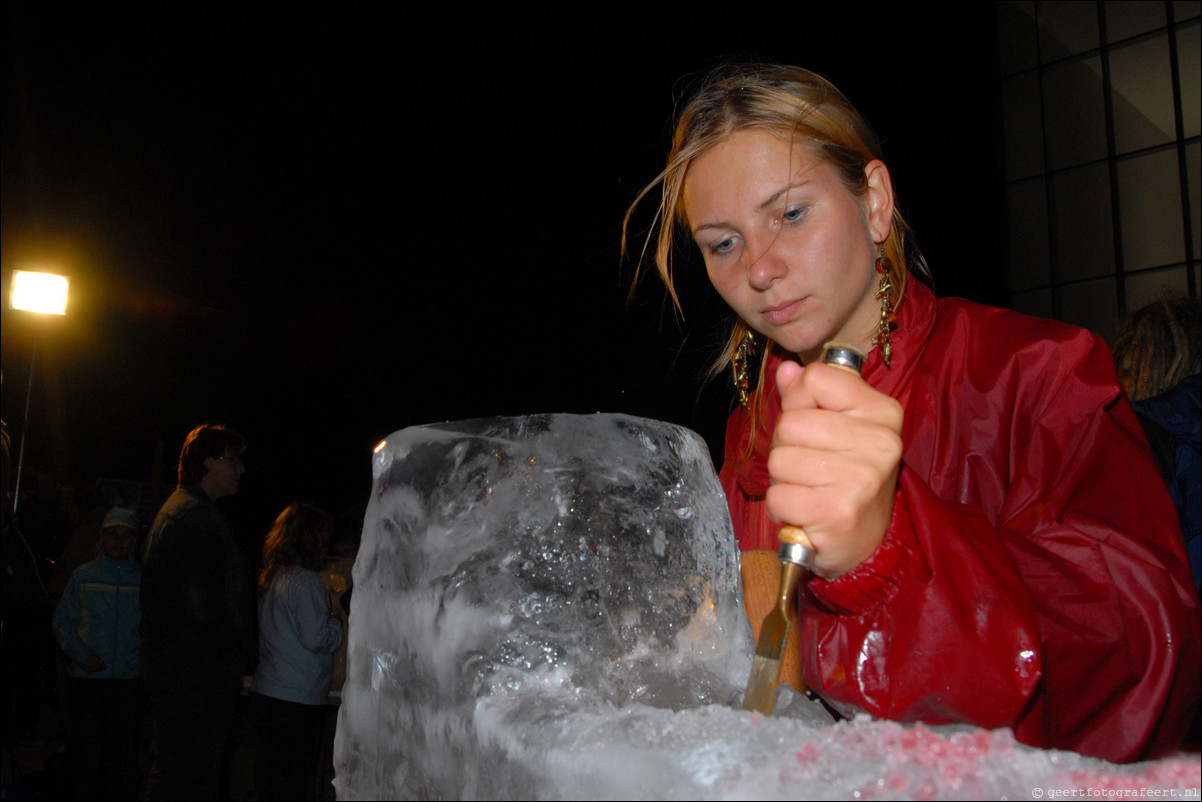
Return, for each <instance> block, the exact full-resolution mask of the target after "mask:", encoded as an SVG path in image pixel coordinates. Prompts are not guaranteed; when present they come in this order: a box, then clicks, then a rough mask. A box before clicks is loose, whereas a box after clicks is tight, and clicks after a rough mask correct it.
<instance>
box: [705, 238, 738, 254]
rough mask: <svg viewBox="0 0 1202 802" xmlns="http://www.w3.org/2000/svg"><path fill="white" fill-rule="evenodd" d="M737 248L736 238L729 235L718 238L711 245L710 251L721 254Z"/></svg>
mask: <svg viewBox="0 0 1202 802" xmlns="http://www.w3.org/2000/svg"><path fill="white" fill-rule="evenodd" d="M734 249H735V238H734V237H727V238H726V239H722V240H718V241H717V242H715V243H714V244H713V245H711V246H710V253H712V254H715V255H718V256H721V255H722V254H726V253H730V252H731V251H733V250H734Z"/></svg>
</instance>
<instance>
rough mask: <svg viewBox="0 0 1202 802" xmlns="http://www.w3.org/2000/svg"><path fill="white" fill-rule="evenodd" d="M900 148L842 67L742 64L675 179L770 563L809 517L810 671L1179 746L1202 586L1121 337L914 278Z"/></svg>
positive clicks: (1027, 725)
mask: <svg viewBox="0 0 1202 802" xmlns="http://www.w3.org/2000/svg"><path fill="white" fill-rule="evenodd" d="M879 153H880V148H879V145H878V144H877V142H876V139H875V136H874V135H873V134H872V132H871V130H870V129H869V128H868V126H867V124H866V123H865V122H864V121H863V120H862V119H861V118H860V116H859V114H858V113H857V112H856V111H855V109H854V108H852V106H851V104H850V103H848V101H847V100H846V99H845V98H844V97H843V96H842V95H841V94H840V93H839V91H838V90H837V89H835V87H833V86H832V85H830V84H829V83H828V82H826V81H825V80H823V79H821V78H819V77H818V76H815V75H813V74H811V73H808V72H806V71H804V70H800V69H796V68H792V67H777V66H756V65H753V66H746V67H736V68H733V69H728V70H726V71H723V72H720V73H718V74H716V75H715V76H713V77H711V78H710V79H709V81H708V82H707V83H706V84H705V85H704V86H702V88H701V89H700V90H699V91H698V92H697V93H696V94H695V95H694V97H693V98H692V100H691V101H690V102H689V103H688V105H687V106H686V107H685V108H684V110H683V112H682V114H681V116H680V119H679V121H678V124H677V127H676V133H675V137H674V140H673V145H672V150H671V153H670V155H669V159H668V166H667V168H666V169H665V170H664V172H663V173H662V174H661V176H660V178H659V180H658V181H657V182H656V184H662V190H663V194H662V200H661V205H660V209H659V215H660V217H659V219H660V223H661V225H660V230H659V234H658V240H657V243H656V247H655V253H656V264H657V267H658V270H659V272H660V275H661V277H662V278H663V279H664V281H665V282H666V283H667V285H668V288H669V290H670V292H671V294H672V296H673V298H675V291H674V290H673V289H672V288H673V273H672V263H671V254H672V252H673V247H674V245H675V242H676V237H677V236H679V235H680V234H678V228H679V229H680V230H681V231H687V232H689V233H690V234H691V235H692V238H693V240H694V242H696V244H697V246H698V248H699V249H700V251H701V253H702V255H703V257H704V260H705V265H706V270H707V272H708V274H709V278H710V281H711V282H712V283H713V285H714V287H715V288H716V289H717V291H718V293H719V294H720V295H721V296H722V297H723V299H724V300H725V301H726V303H727V304H728V305H729V306H730V307H731V309H732V310H733V312H734V313H735V314H736V317H735V322H734V325H733V332H732V336H731V339H730V341H729V344H728V347H727V349H726V352H725V354H724V355H723V359H722V362H723V363H724V364H730V365H731V366H732V367H733V371H734V375H735V378H736V385H737V387H738V388H739V389H740V395H741V397H742V401H743V405H742V407H741V408H740V409H738V410H736V411H735V413H734V414H733V415H732V416H731V419H730V421H729V424H728V428H727V446H726V459H725V464H724V466H723V468H722V472H721V478H722V482H723V486H724V488H725V490H726V493H727V497H728V501H729V505H730V510H731V515H732V518H733V521H734V525H735V532H736V534H737V536H738V539H739V544H740V547H741V548H742V549H743V550H744V562H745V566H746V565H747V563H748V562H749V560H750V559H751V558H752V557H753V555H755V554H756V553H757V552H756V551H755V550H763V549H767V550H771V552H775V550H776V548H777V546H778V543H777V532H778V530H779V529H780V527H781V525H782V524H784V523H788V524H794V525H799V526H801V527H803V528H804V530H805V533H806V535H807V536H808V538H809V539H810V541H811V542H812V545H813V546H814V547H815V548H816V549H817V557H816V558H815V561H814V567H813V570H814V576H813V577H812V578H811V579H810V580H809V581H808V582H807V583H806V586H805V591H804V596H805V599H804V601H803V602H802V623H801V626H800V628H799V629H800V635H801V644H802V655H803V656H802V678H803V679H804V681H805V683H806V684H808V685H809V686H810V687H811V688H812V689H814V690H815V691H816V692H817V693H819V694H820V695H821V696H822V697H823V698H824V699H825V700H826V701H827V702H828V703H829V704H830V705H831V706H833V707H834V708H835V709H837V710H838V711H840V712H841V713H843V714H845V715H851V714H853V713H854V712H856V711H867V712H869V713H871V714H873V715H874V716H878V717H881V718H889V719H894V720H901V721H925V722H928V723H946V722H956V721H959V722H969V723H972V724H976V725H979V726H983V727H988V728H993V727H999V726H1008V727H1012V728H1013V729H1014V730H1015V732H1016V735H1017V737H1018V739H1019V740H1021V741H1023V742H1025V743H1028V744H1032V745H1037V746H1043V747H1056V748H1063V749H1072V750H1075V751H1078V752H1081V753H1083V754H1087V755H1093V756H1099V757H1103V758H1107V759H1110V760H1115V761H1131V760H1137V759H1141V758H1144V757H1148V756H1155V755H1159V754H1162V753H1164V752H1165V751H1168V750H1171V749H1173V748H1175V747H1177V746H1178V745H1179V744H1180V742H1181V739H1182V738H1183V736H1184V734H1185V732H1186V730H1187V729H1188V725H1189V722H1190V718H1191V716H1192V714H1193V712H1194V709H1195V707H1196V705H1197V699H1198V680H1197V677H1198V670H1199V658H1198V648H1199V645H1198V642H1199V633H1198V620H1199V619H1198V610H1197V600H1196V597H1195V596H1194V594H1193V592H1192V588H1191V586H1190V585H1191V583H1190V581H1189V573H1188V568H1187V567H1186V564H1185V559H1184V555H1183V553H1182V549H1181V547H1180V545H1179V543H1178V542H1177V541H1178V540H1179V537H1178V536H1176V535H1175V533H1174V526H1175V523H1174V519H1173V510H1172V507H1171V504H1170V503H1169V500H1168V498H1167V495H1166V493H1165V491H1164V488H1163V486H1161V485H1160V482H1159V479H1157V477H1156V473H1155V468H1154V467H1153V466H1152V464H1151V457H1150V455H1149V453H1148V448H1147V445H1146V443H1145V442H1144V440H1143V437H1142V435H1141V434H1140V433H1139V424H1138V423H1137V422H1136V420H1135V417H1134V415H1133V414H1132V412H1131V409H1130V407H1129V406H1128V404H1127V403H1126V401H1124V400H1123V398H1122V394H1121V391H1120V389H1119V386H1118V382H1117V379H1116V377H1115V371H1114V365H1113V361H1112V359H1111V357H1110V354H1109V352H1108V351H1107V349H1106V348H1105V346H1104V345H1103V344H1102V343H1101V342H1100V341H1099V340H1098V338H1096V337H1095V336H1094V335H1092V334H1090V333H1089V332H1086V331H1083V330H1080V329H1076V328H1072V327H1069V326H1066V325H1063V324H1059V323H1055V322H1052V321H1047V320H1039V319H1034V318H1028V317H1024V316H1021V315H1017V314H1014V313H1012V312H1008V311H1005V310H1000V309H993V308H989V307H984V306H980V305H976V304H972V303H968V302H966V301H962V300H957V299H940V300H936V299H935V298H934V296H933V295H932V293H931V291H930V290H929V289H928V288H927V287H926V286H924V285H923V284H922V283H920V282H918V281H911V280H908V279H909V276H908V273H909V272H913V273H915V274H917V275H919V276H925V275H926V266H925V263H924V262H923V260H922V257H921V256H920V255H919V254H918V251H917V249H916V248H915V247H914V245H913V243H912V238H911V237H910V232H909V230H908V228H907V226H906V224H905V221H904V220H903V219H902V217H901V215H900V213H899V212H898V210H897V208H896V204H895V202H894V196H893V186H892V182H891V179H890V176H889V171H888V168H887V167H886V166H885V164H884V163H883V162H882V161H881V160H880V156H879ZM656 184H653V185H652V186H651V187H648V188H647V189H645V190H644V191H643V193H642V194H641V195H640V196H639V199H637V200H636V201H635V204H636V205H637V204H638V202H639V200H641V198H642V197H643V196H645V195H646V194H647V193H648V192H649V191H650V190H651V189H652V187H654V186H655V185H656ZM632 209H633V207H632ZM629 219H630V215H629V213H628V215H627V223H629ZM830 340H839V341H841V342H846V343H849V344H852V345H855V346H858V347H859V348H860V349H861V350H863V351H865V352H868V358H867V360H866V361H865V364H864V370H863V380H861V379H859V378H857V377H855V376H853V375H850V374H848V373H847V372H845V371H840V370H837V369H834V368H832V367H830V366H827V365H823V364H821V363H820V362H818V359H817V357H818V356H819V354H820V352H821V350H822V346H823V344H824V343H826V342H827V341H830ZM757 357H758V358H757ZM803 366H804V367H803ZM771 552H769V553H771ZM746 575H747V574H746V572H745V576H746ZM765 591H766V592H767V593H768V594H772V593H775V591H776V588H775V587H774V586H772V585H769V586H768V587H767V588H760V589H758V590H757V589H756V588H754V587H748V588H747V596H748V608H749V610H750V609H752V608H753V607H754V606H756V605H755V601H754V600H753V599H752V598H751V597H752V596H753V595H762V594H763V593H764V592H765ZM770 603H771V602H770V601H769V602H767V604H770ZM763 606H764V605H763V603H761V605H760V607H759V609H763ZM761 615H762V614H761ZM752 617H753V623H754V624H758V623H759V622H758V620H756V616H755V614H754V613H753V614H752Z"/></svg>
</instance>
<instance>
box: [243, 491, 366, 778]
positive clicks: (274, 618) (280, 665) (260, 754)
mask: <svg viewBox="0 0 1202 802" xmlns="http://www.w3.org/2000/svg"><path fill="white" fill-rule="evenodd" d="M332 528H333V522H332V521H331V519H330V516H329V515H328V514H327V513H325V512H324V511H323V510H320V509H318V508H317V507H314V506H312V505H309V504H293V505H291V506H289V507H288V508H287V509H285V510H284V511H283V512H282V513H280V515H279V517H278V518H276V519H275V524H274V525H273V526H272V527H271V531H270V532H268V534H267V539H266V541H265V542H264V543H263V570H262V572H261V573H260V574H259V664H258V667H257V668H256V669H255V677H254V681H253V682H252V683H251V686H250V690H251V695H252V702H253V715H254V721H255V794H256V797H255V798H256V799H264V800H267V799H315V798H317V783H318V778H319V776H320V770H321V763H320V760H321V755H322V754H323V750H322V741H321V738H322V733H323V731H324V722H325V713H326V702H327V697H328V695H329V692H330V679H331V677H332V675H333V667H334V652H335V651H336V650H337V649H338V646H339V645H340V644H341V643H342V635H343V632H342V621H341V620H340V619H339V618H338V617H337V616H336V615H335V613H334V611H333V608H332V605H331V603H330V599H329V592H328V591H327V589H326V585H325V583H324V582H323V581H322V579H321V576H320V574H319V573H318V572H319V571H320V570H321V568H322V567H323V565H324V563H325V546H326V542H327V541H328V539H329V536H330V532H331V530H332Z"/></svg>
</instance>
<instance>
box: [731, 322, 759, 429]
mask: <svg viewBox="0 0 1202 802" xmlns="http://www.w3.org/2000/svg"><path fill="white" fill-rule="evenodd" d="M758 352H759V348H758V347H757V346H756V342H755V331H753V330H752V328H751V327H750V326H748V327H747V328H745V329H744V330H743V337H742V338H741V339H740V340H739V345H738V346H737V347H736V348H735V353H734V356H732V357H731V360H730V367H731V370H732V371H733V372H734V375H735V392H737V393H738V394H739V404H741V405H742V407H743V409H751V401H750V397H751V362H752V360H753V359H755V356H756V354H757V353H758Z"/></svg>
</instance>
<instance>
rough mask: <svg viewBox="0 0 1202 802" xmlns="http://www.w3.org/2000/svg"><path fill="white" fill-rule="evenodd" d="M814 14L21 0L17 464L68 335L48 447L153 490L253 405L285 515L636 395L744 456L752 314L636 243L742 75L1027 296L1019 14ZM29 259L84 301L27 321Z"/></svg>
mask: <svg viewBox="0 0 1202 802" xmlns="http://www.w3.org/2000/svg"><path fill="white" fill-rule="evenodd" d="M815 5H816V4H786V5H771V6H765V7H764V8H763V9H761V10H759V11H758V12H756V13H754V14H750V13H748V12H747V11H744V10H743V7H741V6H736V5H732V4H715V5H706V4H692V5H690V4H673V6H672V10H671V11H670V12H669V11H666V10H665V11H647V10H636V7H634V6H631V7H624V6H621V5H603V6H593V7H586V9H585V10H583V11H581V10H578V9H573V10H571V11H568V10H567V9H568V8H569V7H568V6H562V8H563V9H565V10H563V11H559V12H547V11H539V12H537V13H535V12H529V13H521V12H505V13H501V12H496V13H495V14H493V15H491V16H489V15H479V14H475V13H472V12H469V11H468V10H466V8H463V7H459V6H455V8H454V10H453V11H451V12H448V13H446V14H444V15H441V16H440V15H438V14H436V13H433V12H424V13H423V14H421V15H417V14H414V13H413V12H402V11H401V10H399V8H400V7H399V6H398V5H387V6H384V5H381V6H364V7H358V8H356V7H354V6H352V7H349V8H348V9H340V10H338V11H337V12H334V11H330V10H329V7H328V6H314V7H311V8H310V9H308V10H305V11H299V10H296V7H290V6H278V5H273V6H266V5H263V6H256V5H252V6H250V7H249V8H243V7H236V6H233V5H230V6H223V5H218V6H217V7H215V8H214V7H212V6H211V5H209V4H205V5H203V6H201V5H183V6H179V5H177V4H158V5H146V4H138V5H136V6H135V5H132V4H121V5H117V4H106V5H91V4H70V5H56V4H45V3H38V4H28V3H11V2H10V3H5V4H4V5H3V19H4V26H3V36H4V40H3V41H4V47H3V50H4V52H3V74H4V79H3V106H2V113H3V132H2V145H3V165H2V169H3V181H2V187H3V208H2V218H3V219H2V224H3V230H2V249H0V260H2V267H3V277H2V279H3V287H4V308H3V310H2V315H3V368H4V385H3V416H4V419H5V421H6V422H7V428H8V431H9V433H10V434H11V435H12V436H13V451H14V457H13V459H14V470H15V459H16V457H15V451H16V446H17V443H18V441H19V437H20V433H21V416H22V413H23V408H24V397H25V388H26V381H27V377H28V368H29V358H30V351H31V347H32V343H33V340H32V338H31V335H32V334H33V333H34V330H35V329H37V330H39V331H40V332H41V333H43V334H44V335H45V336H44V337H42V338H41V339H40V340H39V341H38V362H37V368H36V371H35V385H34V392H33V404H32V407H31V416H32V420H31V423H30V432H29V442H28V445H27V454H26V463H27V465H30V466H36V467H38V468H39V469H42V470H51V471H53V472H55V473H56V474H57V475H59V476H60V477H61V478H63V479H66V480H70V481H74V482H77V483H88V482H91V481H92V480H93V479H94V478H95V477H97V476H106V477H125V478H131V479H141V478H145V476H146V475H147V474H148V472H149V469H150V463H151V459H152V457H153V455H154V449H155V443H156V441H158V440H162V441H164V443H165V447H166V452H167V459H166V462H167V469H168V471H169V472H171V473H172V474H173V472H174V466H175V460H176V457H177V456H178V452H179V448H180V445H181V444H182V441H183V437H184V435H185V434H186V433H187V432H188V431H189V430H190V429H191V428H192V427H193V426H195V425H196V424H198V423H200V422H202V421H215V422H224V423H227V424H229V425H231V426H233V427H234V428H236V429H238V430H239V431H241V432H242V433H243V434H245V435H246V437H247V439H248V441H249V449H248V451H247V454H246V460H247V465H248V472H247V474H246V477H245V478H244V479H243V485H242V493H241V496H240V497H239V499H238V501H237V503H238V504H240V505H242V506H241V508H240V510H241V513H242V514H243V517H244V518H246V519H248V520H250V521H251V524H250V525H253V526H259V525H260V524H261V525H262V526H263V527H264V528H265V527H266V525H267V524H268V523H270V519H271V518H272V517H273V516H274V515H275V513H276V512H278V511H279V510H280V509H282V508H283V507H284V506H285V505H286V504H288V503H289V502H291V501H293V500H296V499H301V498H303V499H308V500H312V501H315V502H316V503H319V504H322V505H323V506H326V507H328V508H329V509H331V510H332V511H334V512H338V511H340V510H342V509H345V508H347V507H351V506H354V505H356V504H360V505H361V504H362V503H364V502H365V501H366V498H367V494H368V490H369V484H370V468H369V456H370V451H371V448H372V447H373V446H374V445H375V443H376V442H378V441H379V440H380V439H382V438H383V437H385V436H387V435H388V434H389V433H391V432H393V431H396V430H398V429H401V428H404V427H406V426H410V425H415V424H421V423H428V422H432V421H442V420H455V419H462V418H470V417H478V416H493V415H515V414H524V413H533V412H578V413H592V412H597V411H606V412H626V413H630V414H635V415H643V416H648V417H655V418H661V419H665V420H671V421H674V422H677V423H681V424H684V425H687V426H690V427H692V428H694V429H696V430H697V431H699V432H700V433H701V434H702V435H703V436H705V437H706V438H707V440H709V442H710V443H711V446H712V447H714V448H717V447H719V445H720V443H721V437H722V428H723V423H724V419H725V416H726V414H727V412H728V411H729V409H730V404H731V401H732V399H731V394H730V392H729V391H728V390H727V387H726V386H725V384H724V383H721V384H717V385H711V386H709V387H708V388H703V386H702V381H701V372H702V371H703V368H704V365H705V364H706V362H707V360H708V359H709V357H710V355H711V354H712V350H713V348H714V347H715V346H716V344H717V343H718V342H719V341H720V340H721V338H722V328H721V325H722V321H723V319H724V318H723V315H722V308H721V306H720V300H719V299H717V296H716V295H715V294H714V293H713V291H712V290H711V289H710V288H709V287H708V284H707V282H706V280H705V277H704V272H703V270H702V268H701V266H700V260H699V259H698V258H695V257H694V258H693V259H692V260H691V261H690V263H689V264H688V265H687V266H684V267H682V275H686V276H687V278H686V280H685V282H684V286H683V296H684V302H685V318H684V320H683V322H681V321H679V320H678V319H677V318H676V317H675V316H674V315H673V313H672V312H671V310H670V307H669V306H668V304H667V302H666V300H665V297H664V293H663V292H662V290H661V289H660V288H659V286H658V284H657V283H655V282H653V281H648V282H647V283H646V284H644V285H643V286H642V287H641V289H640V290H639V292H638V293H637V294H636V296H635V298H634V300H633V302H632V303H628V302H627V292H628V289H629V282H630V278H631V275H632V265H631V263H630V262H629V261H627V262H625V263H623V262H621V260H620V253H619V240H620V233H621V221H622V216H623V214H624V212H625V209H626V206H627V204H629V203H630V201H631V200H632V199H633V198H634V196H635V195H636V193H637V192H638V190H639V189H640V188H641V187H642V186H643V185H644V184H645V183H646V182H648V181H650V180H651V179H653V178H654V177H655V175H656V174H657V172H658V171H659V169H660V168H661V167H662V164H663V160H664V157H665V155H666V152H667V147H668V140H669V137H670V132H671V118H672V116H673V110H674V105H675V98H676V96H678V95H680V94H681V93H682V92H684V87H686V86H687V84H688V82H689V81H690V80H691V79H694V78H696V77H697V76H698V75H699V74H701V73H703V72H704V71H706V70H707V69H709V68H710V67H712V66H714V65H716V64H718V63H719V62H721V61H722V60H723V59H731V58H757V59H761V60H769V61H782V62H787V63H793V64H798V65H800V66H804V67H808V68H810V69H812V70H814V71H816V72H819V73H821V74H823V75H825V76H826V77H828V78H830V79H831V80H832V81H834V83H835V84H836V85H838V86H839V87H840V88H841V89H843V91H844V92H845V93H846V94H847V95H848V96H849V97H850V98H851V99H852V101H853V102H854V103H855V104H856V105H857V106H858V107H859V108H860V110H861V112H863V113H864V114H865V116H866V117H867V118H868V119H869V120H870V121H871V122H872V123H873V125H874V126H875V127H876V129H877V131H878V133H879V134H880V135H881V138H882V140H883V142H884V148H885V155H886V160H887V161H888V162H889V165H890V168H891V170H892V173H893V178H894V184H895V187H896V188H897V191H898V195H899V199H900V202H901V203H902V207H903V211H904V212H905V213H906V215H907V217H908V218H909V219H910V222H911V224H912V225H913V227H914V228H915V229H916V230H917V233H918V239H919V243H920V245H921V246H922V248H923V250H924V251H925V252H926V255H927V257H928V260H929V261H930V263H931V265H932V269H933V271H934V273H935V277H936V282H937V290H938V291H939V292H940V293H941V294H955V295H967V296H969V297H973V298H975V299H977V300H983V301H987V302H999V301H1001V302H1004V300H1005V299H1004V296H1000V295H999V292H1000V289H999V288H1001V287H1003V286H1004V281H1003V280H1002V279H1001V278H1000V272H999V269H998V266H999V265H1000V264H1002V258H1003V254H1002V253H1001V252H1000V248H1001V245H1000V243H1001V242H1002V240H1003V238H1002V237H1001V236H1000V233H999V232H1000V231H1001V230H1002V229H1001V225H1002V221H1001V219H1000V216H999V213H998V211H997V209H998V204H997V202H996V196H997V190H996V188H995V184H996V181H997V176H998V173H999V171H1000V166H999V156H998V154H999V152H1000V147H999V134H998V113H999V112H998V103H997V100H996V87H995V83H994V81H993V79H992V67H991V64H992V60H993V53H994V51H995V49H996V46H995V43H994V40H993V33H992V30H991V26H990V15H991V13H992V12H991V5H990V4H964V5H965V6H967V7H966V8H961V7H957V12H956V13H957V14H958V15H961V16H960V17H959V18H958V19H956V20H955V21H954V22H955V24H954V26H953V27H954V28H955V29H956V30H957V31H958V38H957V39H956V40H955V41H952V40H949V39H948V38H947V37H946V36H945V35H943V34H939V33H936V32H935V29H936V28H939V29H941V30H945V29H944V28H943V26H942V25H939V26H936V25H932V24H931V23H930V21H929V20H928V19H924V18H922V17H923V16H924V15H922V14H918V13H917V12H914V11H911V10H909V9H907V8H903V9H896V8H892V7H893V6H897V5H899V4H891V5H890V6H889V7H890V8H892V10H888V11H881V12H871V13H869V12H868V11H866V10H865V9H866V8H867V7H866V6H864V5H861V4H854V8H850V9H849V10H848V11H831V10H828V11H823V12H821V13H817V12H815V11H813V10H812V9H814V8H815ZM977 6H980V7H981V8H980V10H977ZM547 8H552V7H551V6H547ZM589 8H591V9H592V10H589ZM601 8H604V9H605V11H600V10H597V9H601ZM285 10H286V11H285ZM736 15H738V16H736ZM916 16H917V17H919V18H917V19H915V18H914V17H916ZM651 212H652V209H651V207H650V206H649V205H648V206H646V207H645V208H644V209H643V210H642V214H640V215H637V216H636V230H637V231H640V232H641V231H645V229H646V227H647V226H648V225H649V223H650V219H651ZM21 268H32V269H38V268H41V269H47V270H51V271H53V272H61V273H65V274H67V275H69V276H70V277H71V282H72V283H71V299H70V304H69V308H68V316H67V317H66V318H63V319H41V320H36V321H34V320H31V319H30V318H29V317H28V316H26V315H25V314H24V313H19V312H14V311H12V310H10V309H8V307H7V302H8V299H7V294H8V287H9V281H10V273H11V271H12V270H13V269H21ZM719 458H720V457H719Z"/></svg>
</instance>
